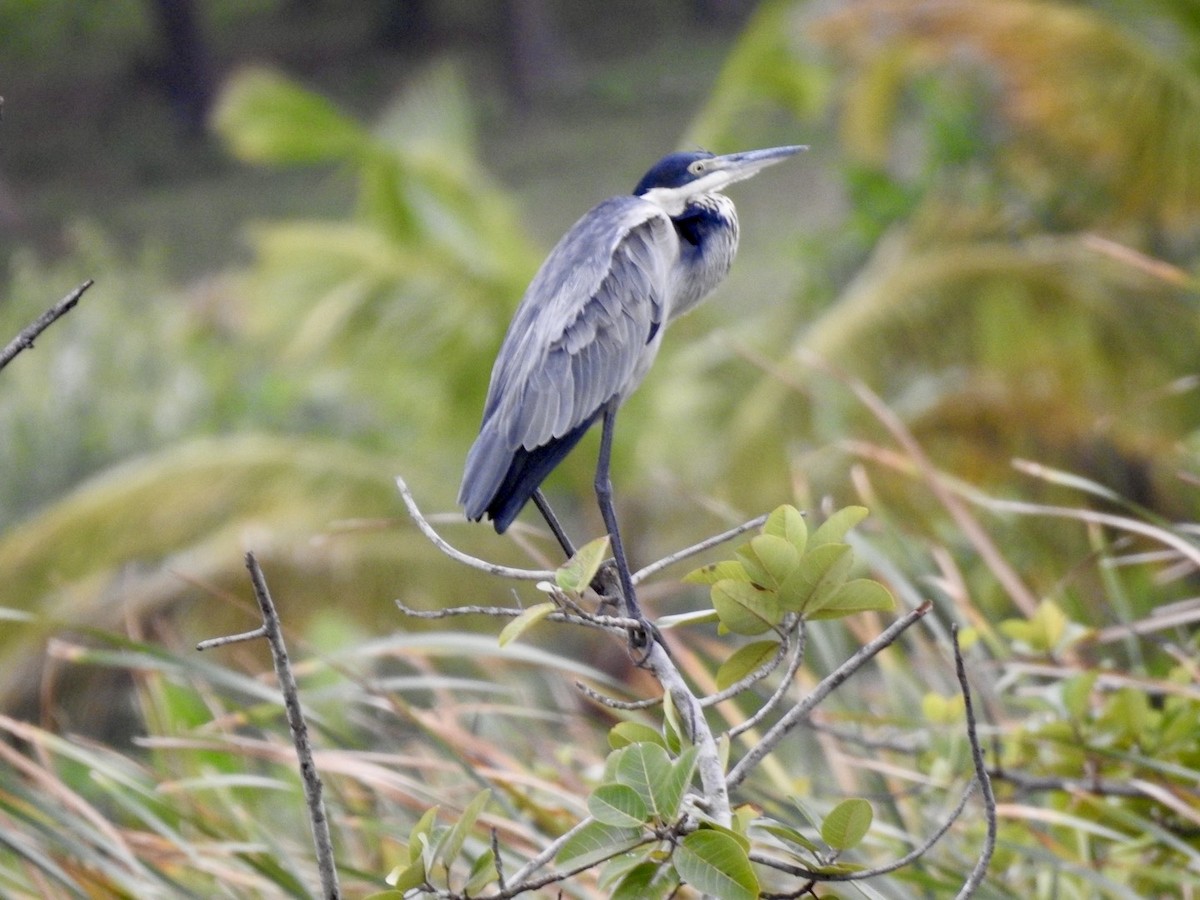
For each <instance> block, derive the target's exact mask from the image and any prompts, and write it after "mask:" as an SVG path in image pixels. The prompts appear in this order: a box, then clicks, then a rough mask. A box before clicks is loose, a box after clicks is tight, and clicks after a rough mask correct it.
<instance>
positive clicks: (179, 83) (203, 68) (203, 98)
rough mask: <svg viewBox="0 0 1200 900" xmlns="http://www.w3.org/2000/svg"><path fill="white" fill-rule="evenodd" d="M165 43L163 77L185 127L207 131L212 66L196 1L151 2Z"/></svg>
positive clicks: (162, 0)
mask: <svg viewBox="0 0 1200 900" xmlns="http://www.w3.org/2000/svg"><path fill="white" fill-rule="evenodd" d="M150 5H151V8H152V11H153V13H154V16H155V19H156V20H157V22H158V28H159V35H160V37H161V38H162V44H163V54H164V57H163V61H162V66H161V70H160V72H161V76H162V79H163V82H164V84H165V86H166V89H167V95H168V96H169V97H170V99H171V103H172V105H173V106H174V107H175V110H176V113H177V114H178V116H179V118H180V120H181V121H182V122H183V125H184V127H185V128H187V130H188V131H189V132H191V133H195V134H201V133H203V132H204V125H205V120H206V118H207V116H208V108H209V105H210V104H211V103H212V99H213V93H214V91H213V66H212V59H211V56H210V54H209V50H208V45H207V44H206V43H205V40H204V34H203V30H202V29H201V27H200V14H199V11H198V8H197V5H196V2H195V0H150Z"/></svg>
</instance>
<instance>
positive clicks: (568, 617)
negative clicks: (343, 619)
mask: <svg viewBox="0 0 1200 900" xmlns="http://www.w3.org/2000/svg"><path fill="white" fill-rule="evenodd" d="M394 602H395V604H396V608H397V609H399V610H400V612H402V613H404V614H405V615H406V616H411V617H412V618H414V619H452V618H455V617H456V616H495V617H497V618H507V619H515V618H516V617H517V616H519V615H521V613H523V612H525V610H523V609H519V608H517V607H515V606H451V607H449V608H447V609H414V608H413V607H411V606H407V605H406V604H405V603H404V602H403V601H401V600H396V601H394ZM544 621H547V622H563V623H565V624H567V625H587V626H590V627H592V628H600V629H603V630H604V631H619V632H622V633H624V632H628V631H629V629H630V628H637V627H638V626H639V625H640V624H641V623H640V622H638V620H637V619H628V618H626V617H625V616H601V615H597V614H595V613H580V614H575V613H568V612H561V611H559V612H552V613H550V615H548V616H546V618H545V620H544Z"/></svg>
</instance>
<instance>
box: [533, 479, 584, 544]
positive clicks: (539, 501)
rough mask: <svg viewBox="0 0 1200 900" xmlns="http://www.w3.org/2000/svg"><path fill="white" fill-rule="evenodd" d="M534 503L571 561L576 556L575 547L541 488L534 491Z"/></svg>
mask: <svg viewBox="0 0 1200 900" xmlns="http://www.w3.org/2000/svg"><path fill="white" fill-rule="evenodd" d="M533 502H534V504H535V505H536V506H537V508H538V512H540V513H541V514H542V518H543V519H545V520H546V524H547V525H549V526H550V530H551V531H553V532H554V536H555V538H557V539H558V545H559V546H560V547H562V549H563V553H565V554H567V559H570V558H571V557H572V556H574V555H575V545H574V544H572V543H571V539H570V538H569V537H567V532H566V531H565V530H564V529H563V527H562V523H561V522H559V521H558V516H556V515H555V514H554V510H552V509H551V508H550V502H549V501H548V500H547V499H546V495H545V494H543V493H542V489H541V488H536V489H535V490H534V492H533Z"/></svg>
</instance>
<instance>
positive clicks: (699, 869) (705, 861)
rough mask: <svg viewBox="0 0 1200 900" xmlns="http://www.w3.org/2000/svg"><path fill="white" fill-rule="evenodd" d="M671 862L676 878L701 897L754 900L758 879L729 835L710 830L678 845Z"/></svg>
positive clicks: (701, 831)
mask: <svg viewBox="0 0 1200 900" xmlns="http://www.w3.org/2000/svg"><path fill="white" fill-rule="evenodd" d="M672 859H673V860H674V862H675V871H676V872H678V873H679V876H680V877H681V878H682V879H683V880H684V881H686V882H687V883H688V884H690V885H691V886H692V887H694V888H695V889H696V890H697V891H699V892H700V893H702V894H710V895H712V896H713V897H717V898H719V900H755V898H757V897H758V892H759V886H758V876H757V875H755V874H754V869H753V867H752V866H751V865H750V858H749V856H747V855H746V851H745V850H744V849H742V846H741V845H740V844H739V843H738V842H737V841H735V840H734V839H733V838H732V837H730V836H729V835H728V834H725V833H723V832H719V831H712V830H710V829H702V830H700V831H696V832H693V833H692V834H689V835H688V836H687V837H685V838H684V839H683V840H682V841H680V842H679V847H678V849H676V851H675V855H674V857H672Z"/></svg>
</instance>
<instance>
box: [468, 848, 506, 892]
mask: <svg viewBox="0 0 1200 900" xmlns="http://www.w3.org/2000/svg"><path fill="white" fill-rule="evenodd" d="M499 877H500V875H499V873H498V872H497V871H496V856H495V854H494V853H492V848H491V847H489V848H488V849H486V850H484V851H483V852H482V853H480V854H479V857H478V858H477V859H476V860H475V862H474V863H472V864H471V872H470V874H469V875H467V883H466V884H465V885H463V893H464V894H466V895H471V894H478V893H479V892H480V891H482V890H483V889H484V888H485V887H487V886H488V885H489V884H491V883H492V882H493V881H496V880H497V879H498V878H499Z"/></svg>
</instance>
